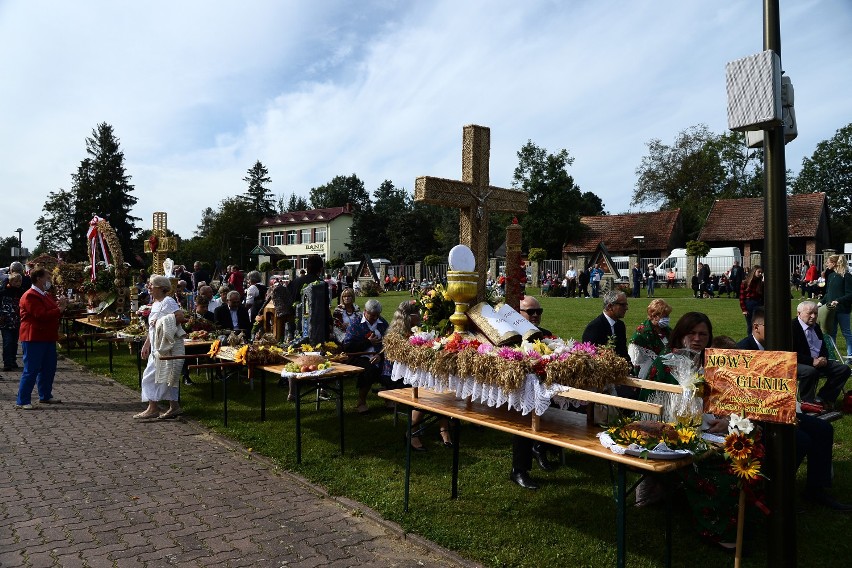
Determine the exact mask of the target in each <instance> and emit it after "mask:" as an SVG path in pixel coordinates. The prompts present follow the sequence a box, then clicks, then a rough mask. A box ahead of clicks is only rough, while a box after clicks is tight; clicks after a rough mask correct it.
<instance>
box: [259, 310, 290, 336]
mask: <svg viewBox="0 0 852 568" xmlns="http://www.w3.org/2000/svg"><path fill="white" fill-rule="evenodd" d="M263 333H271V334H272V335H274V336H275V339H277V340H278V341H282V340H283V339H284V335H285V333H286V329H285V322H284V320H283V319H282V318H279V317H276V316H275V306H273V305H271V303H270V304H268V305H267V306H266V307H265V308H263Z"/></svg>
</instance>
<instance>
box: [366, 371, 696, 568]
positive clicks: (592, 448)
mask: <svg viewBox="0 0 852 568" xmlns="http://www.w3.org/2000/svg"><path fill="white" fill-rule="evenodd" d="M379 396H380V397H382V398H384V399H387V400H389V401H392V402H395V403H397V404H402V405H404V406H405V407H407V408H408V436H409V438H410V437H411V429H412V428H411V426H412V424H411V411H412V409H418V410H423V411H425V412H431V413H434V414H439V415H442V416H446V417H448V418H449V419H450V421H451V422H452V425H453V442H454V444H453V472H452V491H451V497H452V498H453V499H455V498H456V497H458V471H459V445H460V444H459V440H460V436H459V434H460V428H459V425H460V423H461V421H462V420H464V421H466V422H471V423H473V424H477V425H480V426H485V427H486V428H492V429H495V430H501V431H503V432H507V433H509V434H515V435H518V436H524V437H526V438H531V439H533V440H536V441H538V442H545V443H547V444H552V445H554V446H558V447H560V448H565V449H568V450H574V451H575V452H580V453H583V454H587V455H590V456H594V457H596V458H601V459H604V460H606V461H607V462H608V463H609V465H610V471H612V468H615V476H614V482H613V497H614V499H615V503H616V541H617V545H618V562H617V566H618V567H619V568H623V567H624V566H625V559H626V537H625V534H626V533H625V531H626V521H627V516H626V511H627V494H628V493H629V492H630V491H632V490H633V489H635V487H636V485H634V486H633V487H631V488H630V490H628V488H627V468H628V467H629V468H633V469H637V470H639V471H640V472H642V473H643V475H644V474H648V473H654V474H669V473H672V472H674V471H676V470H678V469H680V468H682V467H686V466H687V465H689V464H690V463H692V458H691V457H688V458H683V459H679V460H650V459H642V458H635V457H632V456H627V455H620V454H616V453H613V452H611V451H610V450H609V449H607V448H605V447H603V446H602V445H601V443H600V441H599V440H598V438H597V433H598V432H600V431H601V430H602V428H600V427H597V426H594V425H592V426H590V425H589V424H588V423H587V420H586V416H585V415H581V414H578V413H576V412H565V411H560V410H557V409H555V408H550V409H548V410H547V412H545V413H544V415H542V416H541V417H539V418H538V420H536V421H535V424H536V427H535V430H533V420H531V418H530V417H529V416H523V415H522V414H521V413H520V412H517V411H514V410H509V409H507V408H505V407H502V408H491V407H489V406H486V405H484V404H481V403H476V402H469V401H465V400H461V399H458V398H456V395H455V393H452V392H448V393H436V392H432V391H429V390H426V389H422V388H421V389H413V388H406V389H397V390H385V391H381V392H379ZM410 476H411V444H406V453H405V489H404V491H405V494H404V498H403V509H404V511H406V512H407V511H408V495H409V480H410ZM637 484H638V482H637ZM668 493H669V492H668V491H667V492H666V549H665V565H666V566H671V540H672V529H671V503H670V499H669V494H668Z"/></svg>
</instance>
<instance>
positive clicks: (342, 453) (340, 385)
mask: <svg viewBox="0 0 852 568" xmlns="http://www.w3.org/2000/svg"><path fill="white" fill-rule="evenodd" d="M317 393H319V389H317ZM337 420H338V422H340V457H343V456H345V455H346V448H345V446H344V436H343V377H338V379H337Z"/></svg>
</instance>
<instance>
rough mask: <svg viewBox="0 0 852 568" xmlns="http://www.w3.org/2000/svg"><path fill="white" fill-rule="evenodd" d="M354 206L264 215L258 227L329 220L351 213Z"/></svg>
mask: <svg viewBox="0 0 852 568" xmlns="http://www.w3.org/2000/svg"><path fill="white" fill-rule="evenodd" d="M351 214H352V206H351V205H344V206H343V207H327V208H325V209H310V210H308V211H290V212H289V213H282V214H280V215H276V216H274V217H264V218H263V219H261V221H260V223H258V224H257V226H258V227H269V226H276V225H301V224H303V223H316V222H323V221H324V222H329V221H332V220H334V219H337V218H338V217H340V216H341V215H351Z"/></svg>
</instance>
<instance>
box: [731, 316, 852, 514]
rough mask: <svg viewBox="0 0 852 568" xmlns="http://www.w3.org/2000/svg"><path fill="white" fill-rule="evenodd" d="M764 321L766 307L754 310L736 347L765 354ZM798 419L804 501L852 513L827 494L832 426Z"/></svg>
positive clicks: (798, 415)
mask: <svg viewBox="0 0 852 568" xmlns="http://www.w3.org/2000/svg"><path fill="white" fill-rule="evenodd" d="M796 320H798V318H796ZM765 321H766V319H765V314H764V310H763V306H758V307H757V308H755V309H754V315H752V318H751V335H749V336H748V337H746V338H745V339H742V340H740V341H739V343H737V347H738V348H739V349H748V350H750V351H764V350H765V349H764V347H763V344H764V343H765V342H766V339H765V337H766V336H765V333H766V326H765V325H764V323H765ZM794 325H795V321H794ZM797 410H798V407H797ZM796 418H797V420H798V425H797V427H796V465H797V467H798V466H800V465H802V461H803V460H804V459H805V457H807V458H808V474H807V483H806V486H805V498H806V499H808V500H811V501H813V502H815V503H818V504H820V505H823V506H825V507H828V508H830V509H834V510H836V511H842V512H849V511H852V505H848V504H845V503H840V502H839V501H837V500H835V499H834V497H832V496H831V495H829V494H828V493H826V491H825V490H826V488H828V487H831V463H832V460H833V459H834V457H833V454H832V446H833V445H834V427H833V426H832V425H831V423H830V422H826V421H825V420H822V419H820V418H817V417H815V416H809V415H807V414H803V413H801V412H797V413H796Z"/></svg>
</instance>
